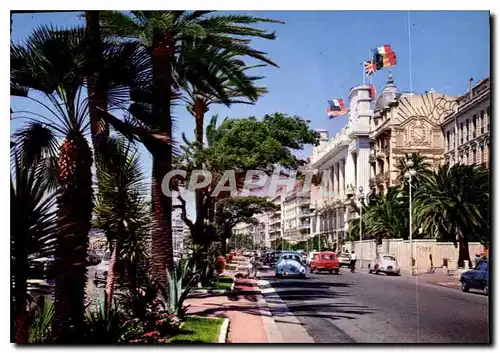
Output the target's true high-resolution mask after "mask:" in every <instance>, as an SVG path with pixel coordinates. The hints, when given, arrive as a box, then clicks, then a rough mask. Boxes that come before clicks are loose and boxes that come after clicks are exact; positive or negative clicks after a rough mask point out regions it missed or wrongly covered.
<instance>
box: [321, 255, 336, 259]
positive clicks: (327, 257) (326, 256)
mask: <svg viewBox="0 0 500 353" xmlns="http://www.w3.org/2000/svg"><path fill="white" fill-rule="evenodd" d="M335 258H336V257H335V255H323V260H335Z"/></svg>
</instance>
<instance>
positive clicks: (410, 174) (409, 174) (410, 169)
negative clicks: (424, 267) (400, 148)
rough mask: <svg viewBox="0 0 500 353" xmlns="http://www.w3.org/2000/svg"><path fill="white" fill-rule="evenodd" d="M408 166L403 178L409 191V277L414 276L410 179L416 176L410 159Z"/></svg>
mask: <svg viewBox="0 0 500 353" xmlns="http://www.w3.org/2000/svg"><path fill="white" fill-rule="evenodd" d="M406 165H407V166H408V171H407V172H406V173H405V178H406V179H408V189H409V212H410V260H411V275H412V276H414V275H415V261H414V259H413V238H412V233H413V232H412V230H413V224H412V222H413V217H412V199H411V178H412V177H415V176H416V175H417V171H416V170H415V169H413V161H412V160H411V159H410V160H408V162H406Z"/></svg>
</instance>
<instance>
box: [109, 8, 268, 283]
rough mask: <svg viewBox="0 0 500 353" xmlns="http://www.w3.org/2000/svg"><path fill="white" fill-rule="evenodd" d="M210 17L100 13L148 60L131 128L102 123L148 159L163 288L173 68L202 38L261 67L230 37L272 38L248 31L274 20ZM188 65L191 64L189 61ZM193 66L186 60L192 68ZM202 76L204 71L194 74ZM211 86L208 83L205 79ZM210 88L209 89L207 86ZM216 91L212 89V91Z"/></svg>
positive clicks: (112, 31) (168, 258)
mask: <svg viewBox="0 0 500 353" xmlns="http://www.w3.org/2000/svg"><path fill="white" fill-rule="evenodd" d="M210 12H211V11H193V12H188V11H150V12H146V11H132V12H131V15H130V16H129V15H126V14H124V13H121V12H105V13H103V15H104V16H103V17H102V24H103V29H104V30H105V31H106V33H107V34H108V35H112V36H118V37H120V38H122V39H123V38H128V39H134V40H137V41H139V42H140V43H141V44H142V45H143V46H144V47H145V48H147V50H149V52H150V55H151V63H152V69H151V73H150V77H148V79H147V80H145V81H143V82H142V87H141V84H139V85H138V86H139V87H140V89H138V90H137V92H135V93H136V94H135V96H133V97H132V100H134V101H135V104H134V105H133V106H131V108H130V109H131V112H132V115H133V119H134V120H133V124H129V123H124V122H123V121H121V120H119V119H116V118H115V117H113V116H111V115H107V117H108V121H109V123H110V124H112V125H113V126H114V127H115V128H116V129H117V130H118V131H120V132H122V133H123V134H125V135H126V136H134V137H135V138H136V139H138V140H140V141H141V142H142V143H143V144H144V145H145V147H146V148H147V149H148V150H149V152H150V153H151V155H152V159H153V161H152V165H153V170H152V174H153V176H152V190H151V194H152V195H151V199H152V207H153V223H154V226H155V228H156V229H155V232H154V234H153V237H152V260H153V261H152V265H153V266H152V274H153V276H154V277H156V278H157V279H158V280H159V281H160V283H161V284H163V285H165V284H166V283H167V275H166V271H165V269H166V268H169V269H170V270H173V249H172V199H171V198H170V197H167V196H165V195H164V194H163V193H162V190H161V188H162V181H163V178H164V176H165V175H166V174H167V173H168V172H170V171H171V169H172V142H173V141H172V107H173V103H174V102H175V100H176V99H177V98H179V95H178V92H177V89H178V88H179V75H178V74H179V70H178V69H179V67H180V63H182V64H183V65H185V64H186V61H187V58H188V57H186V58H185V57H184V56H183V54H184V53H185V52H189V51H188V50H186V48H189V47H190V45H191V43H192V42H193V41H194V40H196V39H199V38H204V41H205V43H206V44H207V45H211V46H213V47H217V48H225V49H230V50H233V51H235V52H238V53H239V54H241V55H247V56H251V57H253V58H255V59H258V60H263V61H266V60H267V59H266V58H265V56H264V54H265V53H262V52H260V51H257V50H254V49H252V48H251V47H250V46H249V45H248V40H247V39H242V38H235V36H253V37H261V38H274V33H267V32H266V31H265V30H260V29H255V28H252V27H249V26H248V25H249V24H253V23H258V22H276V21H274V20H269V19H262V18H256V17H251V16H244V15H227V16H211V17H207V16H206V14H208V13H210ZM193 59H194V58H193ZM196 64H197V62H196V61H191V60H189V65H191V66H192V67H196ZM197 72H199V74H200V76H204V75H206V72H207V70H206V69H205V68H204V67H201V68H199V69H197ZM206 81H207V82H213V81H214V79H213V78H209V77H207V78H206ZM210 86H211V84H210ZM213 88H214V89H215V90H217V89H216V88H215V87H213Z"/></svg>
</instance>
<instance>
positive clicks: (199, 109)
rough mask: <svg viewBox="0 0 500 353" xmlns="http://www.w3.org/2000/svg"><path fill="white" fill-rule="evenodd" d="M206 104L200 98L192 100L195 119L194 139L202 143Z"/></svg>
mask: <svg viewBox="0 0 500 353" xmlns="http://www.w3.org/2000/svg"><path fill="white" fill-rule="evenodd" d="M205 110H206V105H205V102H204V101H203V99H202V98H200V97H196V98H195V101H194V116H195V121H196V141H197V142H199V143H201V144H202V145H203V120H204V119H205Z"/></svg>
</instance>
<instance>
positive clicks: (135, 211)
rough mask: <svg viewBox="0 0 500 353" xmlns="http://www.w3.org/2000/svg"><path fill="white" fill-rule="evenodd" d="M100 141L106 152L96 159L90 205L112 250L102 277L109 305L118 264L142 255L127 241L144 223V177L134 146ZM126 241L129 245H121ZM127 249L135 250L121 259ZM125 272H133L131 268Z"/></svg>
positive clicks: (121, 142)
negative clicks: (93, 201) (95, 190)
mask: <svg viewBox="0 0 500 353" xmlns="http://www.w3.org/2000/svg"><path fill="white" fill-rule="evenodd" d="M101 143H102V142H101ZM104 143H105V145H103V146H102V147H103V149H102V151H106V153H105V154H103V155H102V156H101V158H100V159H99V162H98V163H97V172H98V173H99V174H100V190H99V194H98V197H97V199H96V206H95V209H94V212H95V215H96V218H95V221H94V224H95V226H96V227H97V228H100V229H102V230H104V231H105V233H106V237H107V239H108V243H109V248H110V251H111V254H112V255H111V260H110V264H109V269H108V276H107V281H106V303H107V305H108V309H109V307H110V306H111V304H112V302H113V301H112V299H113V291H114V286H115V282H116V275H117V273H118V270H119V267H122V268H123V267H124V265H125V264H130V263H131V262H137V260H138V259H140V258H143V254H142V253H141V248H142V247H141V246H139V247H138V248H137V249H136V248H134V247H135V246H137V245H138V244H137V243H136V242H135V241H134V242H131V240H132V239H131V238H137V237H138V236H139V237H140V235H141V234H137V233H138V232H140V231H141V228H144V227H145V224H144V218H145V216H147V208H146V207H145V200H144V196H145V193H146V188H145V184H144V182H145V181H144V176H143V174H142V171H141V165H140V161H139V154H138V151H137V149H136V148H134V147H133V146H132V145H131V144H130V143H127V142H126V141H125V139H124V138H118V139H117V138H108V140H107V141H105V142H104ZM127 245H128V246H129V249H126V248H125V246H127ZM131 245H132V247H131ZM130 252H132V254H133V253H136V254H133V256H130V255H129V256H126V258H125V259H124V256H123V255H124V254H129V253H130ZM137 252H138V254H137ZM127 260H128V261H127ZM120 265H121V266H120ZM129 275H130V276H134V274H133V271H132V273H129Z"/></svg>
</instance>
